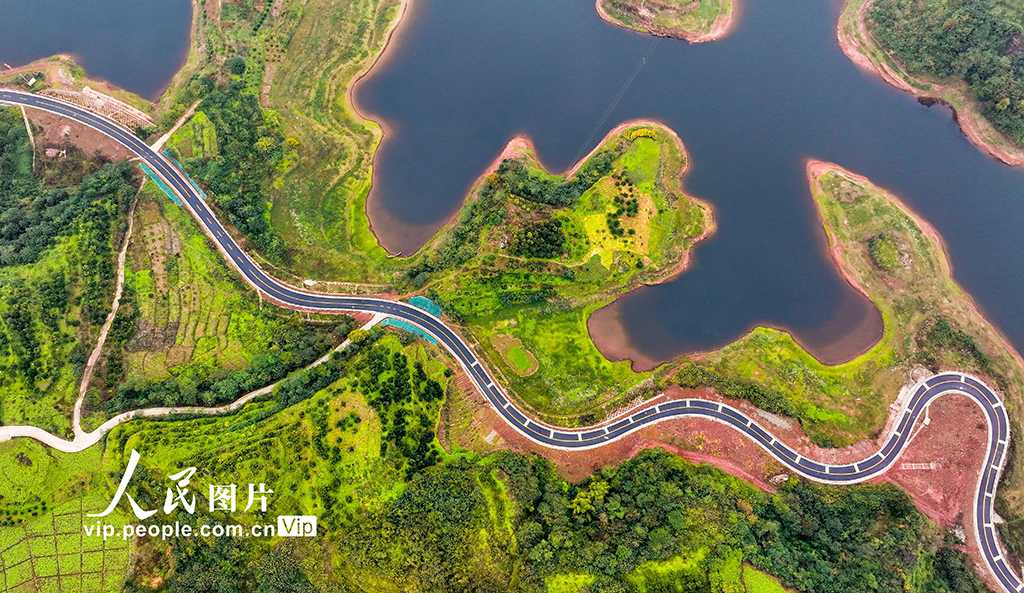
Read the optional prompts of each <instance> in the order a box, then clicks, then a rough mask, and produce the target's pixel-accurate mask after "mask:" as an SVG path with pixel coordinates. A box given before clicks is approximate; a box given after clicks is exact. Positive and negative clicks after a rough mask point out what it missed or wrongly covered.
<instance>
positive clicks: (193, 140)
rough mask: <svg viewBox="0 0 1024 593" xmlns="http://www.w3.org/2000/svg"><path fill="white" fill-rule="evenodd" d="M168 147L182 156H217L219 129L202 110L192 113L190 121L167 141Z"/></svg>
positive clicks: (186, 157)
mask: <svg viewBox="0 0 1024 593" xmlns="http://www.w3.org/2000/svg"><path fill="white" fill-rule="evenodd" d="M166 146H167V148H168V149H172V148H173V149H174V150H175V151H176V152H177V153H178V155H179V157H180V158H185V159H190V158H206V157H215V156H217V129H216V128H215V127H214V125H213V122H211V121H210V118H209V117H207V115H206V114H205V113H203V112H202V111H199V112H196V113H194V114H193V115H192V117H191V119H189V120H188V123H186V124H185V125H183V126H181V127H180V128H178V131H177V132H175V133H174V135H173V136H171V137H170V139H169V140H168V141H167V145H166Z"/></svg>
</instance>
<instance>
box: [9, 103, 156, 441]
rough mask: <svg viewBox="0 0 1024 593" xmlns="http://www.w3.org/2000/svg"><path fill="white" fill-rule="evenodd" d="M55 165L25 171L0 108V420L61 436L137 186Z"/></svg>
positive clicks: (82, 163)
mask: <svg viewBox="0 0 1024 593" xmlns="http://www.w3.org/2000/svg"><path fill="white" fill-rule="evenodd" d="M61 162H62V168H59V169H51V168H50V167H49V162H48V161H44V162H42V163H40V169H39V170H38V171H36V172H33V170H32V148H31V145H30V144H29V140H28V135H27V132H26V130H25V127H24V123H23V121H22V118H21V115H20V113H18V112H16V111H14V110H10V109H0V423H2V424H30V425H33V426H38V427H40V428H42V429H44V430H48V431H50V432H53V433H54V434H58V435H65V436H70V428H71V422H70V416H71V409H72V406H73V405H74V402H75V399H76V397H77V395H78V383H79V381H80V379H81V376H82V372H83V370H84V368H85V363H86V360H87V358H88V355H89V352H90V351H91V349H92V348H93V345H94V344H95V342H96V339H97V337H98V334H99V330H100V327H101V326H102V325H103V322H104V320H105V319H106V316H107V314H108V313H109V311H110V306H111V301H112V299H113V292H114V280H115V261H114V259H115V257H114V253H115V251H116V249H117V247H118V246H119V245H120V243H121V241H122V237H123V226H122V223H123V221H124V218H125V215H126V213H127V211H128V208H129V207H130V204H131V201H132V200H133V199H134V197H135V194H136V192H137V189H136V188H137V184H138V180H137V176H136V173H135V172H134V171H133V170H132V169H131V167H130V166H129V165H128V164H124V163H122V164H117V165H110V164H108V165H105V166H104V165H102V163H99V162H95V161H89V160H85V159H84V157H83V155H82V154H81V153H80V152H72V153H71V154H70V155H69V156H68V157H67V158H66V159H61ZM76 163H77V164H76ZM101 167H102V168H101ZM83 175H85V177H84V179H83V177H82V176H83ZM66 184H69V185H66Z"/></svg>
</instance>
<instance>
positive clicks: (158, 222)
mask: <svg viewBox="0 0 1024 593" xmlns="http://www.w3.org/2000/svg"><path fill="white" fill-rule="evenodd" d="M126 268H127V270H126V273H125V290H124V294H123V295H122V299H121V307H120V309H119V311H118V316H117V318H116V319H115V321H114V324H113V325H112V327H111V332H110V334H109V336H108V340H107V344H106V347H105V349H104V353H103V358H102V360H101V363H100V365H99V373H98V376H97V380H96V381H95V382H94V389H92V390H91V391H90V394H89V396H88V397H87V399H86V403H87V411H88V412H91V413H92V416H91V417H90V424H98V423H100V422H102V420H103V419H105V418H106V417H107V416H108V415H109V414H112V413H116V412H118V411H121V410H125V409H133V408H139V407H148V406H157V405H214V404H219V403H227V402H229V401H232V400H234V399H235V398H237V397H239V396H241V395H243V394H244V393H246V392H248V391H251V390H253V389H256V388H259V387H263V386H264V385H267V384H269V383H273V382H274V381H277V380H280V379H282V378H284V376H285V375H287V374H288V373H290V372H292V371H294V370H296V369H298V368H301V367H303V366H306V365H308V364H310V363H311V362H313V361H314V360H316V359H317V358H319V357H320V356H322V355H323V354H324V353H326V352H327V351H329V349H330V348H333V347H334V346H337V345H338V344H340V343H341V341H342V340H343V339H344V338H345V336H346V335H347V334H348V332H349V331H350V330H352V329H353V328H354V322H352V320H351V319H350V318H348V317H345V316H341V317H338V316H328V317H324V318H323V319H317V320H313V321H306V320H305V319H303V318H302V316H301V315H299V314H298V313H294V312H291V311H284V310H282V309H278V308H277V307H274V306H272V305H269V304H263V305H261V304H260V302H259V299H258V297H257V295H256V294H255V293H254V292H252V291H250V290H249V289H248V288H247V287H246V286H245V285H244V284H242V281H241V279H240V278H238V275H237V273H236V272H235V271H234V270H232V269H230V268H229V267H228V266H227V265H226V264H225V262H224V261H223V260H222V258H221V256H220V253H219V252H218V251H217V250H216V249H214V248H213V247H212V245H211V244H210V241H209V239H208V238H207V237H206V236H205V235H204V234H203V233H202V231H201V230H200V229H199V228H198V225H197V224H196V223H195V221H194V220H192V218H191V217H190V215H189V214H188V212H186V211H185V210H183V209H182V208H181V207H179V206H176V205H174V204H173V203H171V202H170V201H169V200H167V199H166V198H165V197H164V196H163V194H161V193H160V192H159V191H158V190H157V189H156V188H155V186H153V185H152V184H148V185H147V186H146V187H145V188H144V191H143V193H142V195H141V196H140V199H139V204H138V206H137V208H136V215H135V223H134V231H133V236H132V240H131V242H130V244H129V249H128V258H127V262H126Z"/></svg>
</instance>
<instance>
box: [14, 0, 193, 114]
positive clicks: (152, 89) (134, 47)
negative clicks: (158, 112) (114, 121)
mask: <svg viewBox="0 0 1024 593" xmlns="http://www.w3.org/2000/svg"><path fill="white" fill-rule="evenodd" d="M191 25H192V7H191V4H190V3H189V1H188V0H74V1H70V0H0V62H7V63H8V64H10V65H12V66H21V65H24V64H28V63H30V62H32V61H33V60H37V59H39V58H45V57H47V56H51V55H53V54H57V53H69V54H73V55H74V56H76V58H77V59H78V62H79V64H80V65H81V66H82V67H83V68H85V71H86V72H87V73H88V74H89V76H90V77H91V78H98V79H101V80H107V81H109V82H112V83H113V84H115V85H117V86H119V87H121V88H124V89H127V90H129V91H132V92H135V93H137V94H139V95H141V96H143V97H146V98H150V99H155V98H157V96H159V94H160V92H161V91H162V90H163V89H164V88H165V87H166V86H167V84H168V83H169V82H170V80H171V78H172V77H173V76H174V74H175V73H176V72H177V71H178V70H179V69H180V68H181V65H182V64H183V63H184V62H185V58H186V55H187V53H188V46H189V30H190V27H191Z"/></svg>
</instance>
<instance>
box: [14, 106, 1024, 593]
mask: <svg viewBox="0 0 1024 593" xmlns="http://www.w3.org/2000/svg"><path fill="white" fill-rule="evenodd" d="M2 103H8V104H11V105H24V106H27V107H34V108H36V109H42V110H44V111H49V112H51V113H55V114H57V115H62V116H65V117H68V118H71V119H73V120H75V121H77V122H79V123H82V124H84V125H87V126H90V127H92V128H94V129H96V130H98V131H100V132H102V133H104V134H106V135H107V136H110V137H111V138H113V139H114V140H116V141H117V142H119V143H121V144H123V145H124V146H125V147H127V148H128V149H130V150H132V151H133V152H135V154H137V155H138V156H139V157H140V158H141V159H142V160H143V161H144V162H145V163H146V164H147V165H148V166H149V168H150V169H151V170H152V171H153V172H154V173H155V174H156V175H157V176H158V177H159V178H160V179H161V180H162V181H163V182H164V184H166V185H167V187H169V188H170V189H171V191H173V192H174V193H175V194H176V195H177V196H178V198H179V199H180V200H181V201H182V203H183V204H184V205H185V207H186V208H188V209H189V211H190V212H191V213H192V215H193V216H194V217H195V218H196V220H197V221H198V222H199V224H200V225H201V226H202V227H203V228H204V229H205V230H206V232H207V234H208V235H209V236H210V238H211V239H213V241H214V242H215V244H216V245H217V247H218V248H219V249H220V250H221V252H223V254H224V256H225V257H226V258H227V259H228V260H229V261H230V262H231V264H232V265H233V266H234V267H235V268H236V269H237V270H238V272H239V273H240V274H241V275H242V276H243V277H244V278H245V280H246V282H248V283H249V284H250V285H252V286H253V287H254V288H255V289H256V290H258V291H259V292H260V293H262V294H263V295H264V296H265V297H266V298H268V299H270V300H272V301H274V302H276V303H278V304H280V305H282V306H285V307H288V308H292V309H296V310H306V311H320V312H343V311H353V312H368V313H383V314H385V315H388V316H391V317H394V318H395V319H398V320H401V321H404V322H406V323H408V324H411V325H413V326H416V327H418V328H420V329H421V330H423V331H424V332H425V333H427V334H429V335H430V336H433V337H434V338H435V339H436V340H437V342H438V343H439V344H441V345H443V346H444V347H445V348H446V349H447V350H448V351H449V352H451V354H452V355H453V356H454V357H455V358H456V359H457V360H458V361H459V364H460V365H461V366H462V367H463V369H465V371H466V372H467V373H468V375H469V376H470V378H471V379H472V380H473V383H474V384H475V385H476V387H477V388H478V389H479V390H480V391H481V393H483V394H484V396H485V397H486V398H487V400H488V402H489V403H490V404H491V405H492V406H493V407H494V409H495V410H496V411H497V412H498V414H500V415H501V417H502V418H503V419H504V421H505V422H507V423H508V424H509V425H511V426H512V427H513V428H515V429H516V430H517V431H518V432H520V433H521V434H523V435H524V436H526V437H527V438H529V439H531V440H532V441H534V442H536V443H539V444H541V445H544V446H546V447H550V448H555V449H563V450H586V449H593V448H596V447H600V446H603V445H605V444H607V443H609V442H612V441H615V440H617V439H620V438H622V437H624V436H626V435H628V434H630V433H633V432H635V431H636V430H638V429H640V428H643V427H645V426H650V425H652V424H654V423H657V422H662V421H665V420H670V419H675V418H685V417H696V418H706V419H709V420H713V421H717V422H721V423H724V424H727V425H729V426H731V427H732V428H734V429H735V430H737V431H739V432H740V433H742V434H743V435H745V436H746V437H748V438H749V439H751V440H752V441H754V442H755V443H757V444H758V445H760V446H761V447H763V448H764V449H765V450H766V451H767V452H768V453H769V454H770V455H771V456H772V457H774V458H775V459H777V460H778V461H779V462H780V463H781V464H782V465H783V466H785V467H786V468H788V469H789V470H790V471H792V472H793V473H795V474H799V475H801V476H803V477H805V478H807V479H810V480H815V481H818V482H824V483H829V484H838V485H842V484H854V483H858V482H863V481H865V480H868V479H871V478H873V477H875V476H878V475H880V474H882V473H884V472H885V471H887V470H888V469H889V468H890V467H891V466H892V465H893V464H894V463H895V462H896V460H897V459H898V458H899V457H900V455H902V453H903V451H904V449H906V447H907V445H908V444H909V443H910V441H911V438H912V436H913V431H914V428H915V426H916V425H917V422H918V420H919V419H920V418H921V417H922V415H923V414H925V411H926V408H927V407H928V405H929V404H931V403H932V402H933V401H935V399H937V398H939V397H942V396H943V395H947V394H951V393H958V394H962V395H965V396H967V397H969V398H971V399H972V400H973V401H974V402H976V403H977V404H978V405H979V406H981V408H982V410H983V411H984V413H985V415H986V417H987V418H988V434H989V439H988V445H987V447H988V448H987V451H986V454H985V462H984V466H983V467H982V469H981V472H980V474H979V478H978V487H977V490H976V491H975V504H974V525H975V537H976V538H977V543H978V547H979V549H980V551H981V554H982V557H983V558H984V559H985V563H986V564H987V566H988V568H989V570H991V572H992V575H993V576H994V578H995V579H996V580H997V581H998V582H999V584H1000V585H1001V586H1002V588H1003V589H1004V590H1005V591H1007V592H1013V593H1020V592H1024V581H1021V579H1020V578H1018V577H1017V576H1016V575H1015V574H1014V573H1013V571H1012V570H1011V569H1010V568H1009V566H1008V565H1007V561H1006V558H1005V556H1004V554H1003V552H1002V549H1001V548H1000V544H999V540H998V538H997V535H996V528H995V525H994V513H993V504H994V499H995V492H996V487H997V485H998V482H999V476H1000V475H1001V473H1002V469H1003V464H1004V462H1005V460H1006V455H1007V447H1008V444H1009V441H1010V425H1009V420H1008V417H1007V414H1006V408H1005V406H1004V405H1003V403H1002V401H1001V400H1000V399H999V397H998V396H997V395H996V394H995V392H994V391H992V389H990V388H989V387H988V386H987V385H985V384H984V383H983V382H982V381H980V380H979V379H977V378H974V377H971V376H968V375H964V374H961V373H943V374H940V375H936V376H934V377H932V378H930V379H928V380H926V381H924V382H922V383H920V384H919V385H917V386H916V387H915V389H914V391H913V394H912V395H911V397H910V398H909V400H908V401H907V402H906V403H905V405H904V407H903V409H902V411H901V412H900V415H899V416H898V417H897V421H896V423H895V425H894V428H893V431H892V433H891V434H890V435H889V436H888V438H887V439H886V441H885V443H884V445H883V446H882V448H881V449H879V450H878V452H876V453H874V454H873V455H871V456H869V457H867V458H866V459H863V460H860V461H857V462H855V463H847V464H842V465H833V464H826V463H819V462H816V461H814V460H812V459H808V458H806V457H804V456H802V455H800V454H799V453H797V452H796V451H794V450H793V449H791V448H790V447H788V446H787V445H786V444H785V443H783V442H781V441H779V440H778V439H776V438H775V437H774V436H773V435H772V434H771V432H769V431H768V430H766V429H765V428H764V427H763V426H761V425H759V424H758V423H757V422H755V421H754V420H753V419H751V418H750V417H748V416H747V415H745V414H744V413H743V412H741V411H739V410H737V409H735V408H733V407H731V406H729V405H727V404H724V403H720V402H715V401H709V400H702V399H683V400H675V401H669V402H662V403H658V404H643V405H641V406H639V407H638V408H635V409H633V410H631V411H629V412H628V413H626V414H625V415H623V416H620V417H618V418H616V419H615V420H612V421H610V422H606V423H604V424H601V425H599V426H592V427H589V428H583V429H568V428H558V427H553V426H549V425H546V424H544V423H543V422H540V421H538V420H535V419H533V418H531V417H530V416H529V415H528V414H527V413H525V412H523V411H522V410H521V409H520V408H519V407H517V406H516V405H515V403H514V402H512V401H511V400H510V399H509V398H508V397H506V396H505V394H504V392H503V391H502V390H501V389H500V388H499V387H498V385H497V383H496V382H495V381H494V379H493V378H492V377H491V374H490V372H489V371H488V370H487V369H486V368H484V365H483V364H482V362H481V360H480V359H479V358H478V357H477V356H476V354H475V353H474V352H473V351H472V349H470V347H469V346H468V344H466V342H465V341H464V340H463V339H462V338H461V337H460V336H459V335H458V334H457V333H455V332H454V331H453V330H452V329H451V328H449V327H448V325H446V324H445V323H444V322H443V321H441V319H439V318H438V317H437V316H435V315H433V314H431V313H428V312H426V311H424V310H422V309H420V308H418V307H416V306H413V305H409V304H406V303H403V302H399V301H389V300H386V299H379V298H369V297H362V296H343V295H333V294H321V293H315V292H310V291H306V290H301V289H298V288H295V287H293V286H290V285H288V284H285V283H283V282H281V281H279V280H277V279H276V278H274V277H273V276H271V275H269V274H267V273H265V272H264V271H263V270H262V269H261V268H260V267H259V266H258V265H257V264H256V263H255V262H254V261H253V260H252V259H250V258H249V256H248V255H247V254H246V253H245V252H243V251H242V249H241V248H239V246H238V245H237V244H236V243H235V241H234V239H232V237H231V235H230V234H228V232H227V231H226V230H225V229H224V227H223V226H222V225H221V224H220V222H219V221H218V220H217V218H216V217H215V216H214V215H213V212H212V211H211V210H210V208H209V207H208V206H207V204H206V201H205V200H203V199H202V197H201V192H200V190H199V189H198V188H197V187H195V186H194V185H193V184H192V183H191V181H190V180H189V179H188V177H187V176H186V175H185V173H184V172H183V171H182V170H181V169H179V168H178V167H177V166H175V165H174V164H173V163H172V162H171V161H170V160H169V159H168V158H167V157H166V156H164V155H162V154H160V153H159V152H157V151H154V150H153V149H152V148H150V147H149V146H148V145H146V143H144V142H143V141H142V140H140V139H139V138H138V137H136V136H135V135H134V134H133V133H132V132H130V131H128V130H127V129H125V128H123V127H121V126H120V125H119V124H117V123H114V122H113V121H112V120H109V119H107V118H105V117H103V116H100V115H97V114H95V113H92V112H90V111H88V110H86V109H83V108H81V107H78V106H76V105H71V104H68V103H64V102H63V101H59V100H56V99H53V98H51V97H46V96H41V95H34V94H30V93H24V92H21V91H12V90H5V89H0V104H2Z"/></svg>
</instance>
